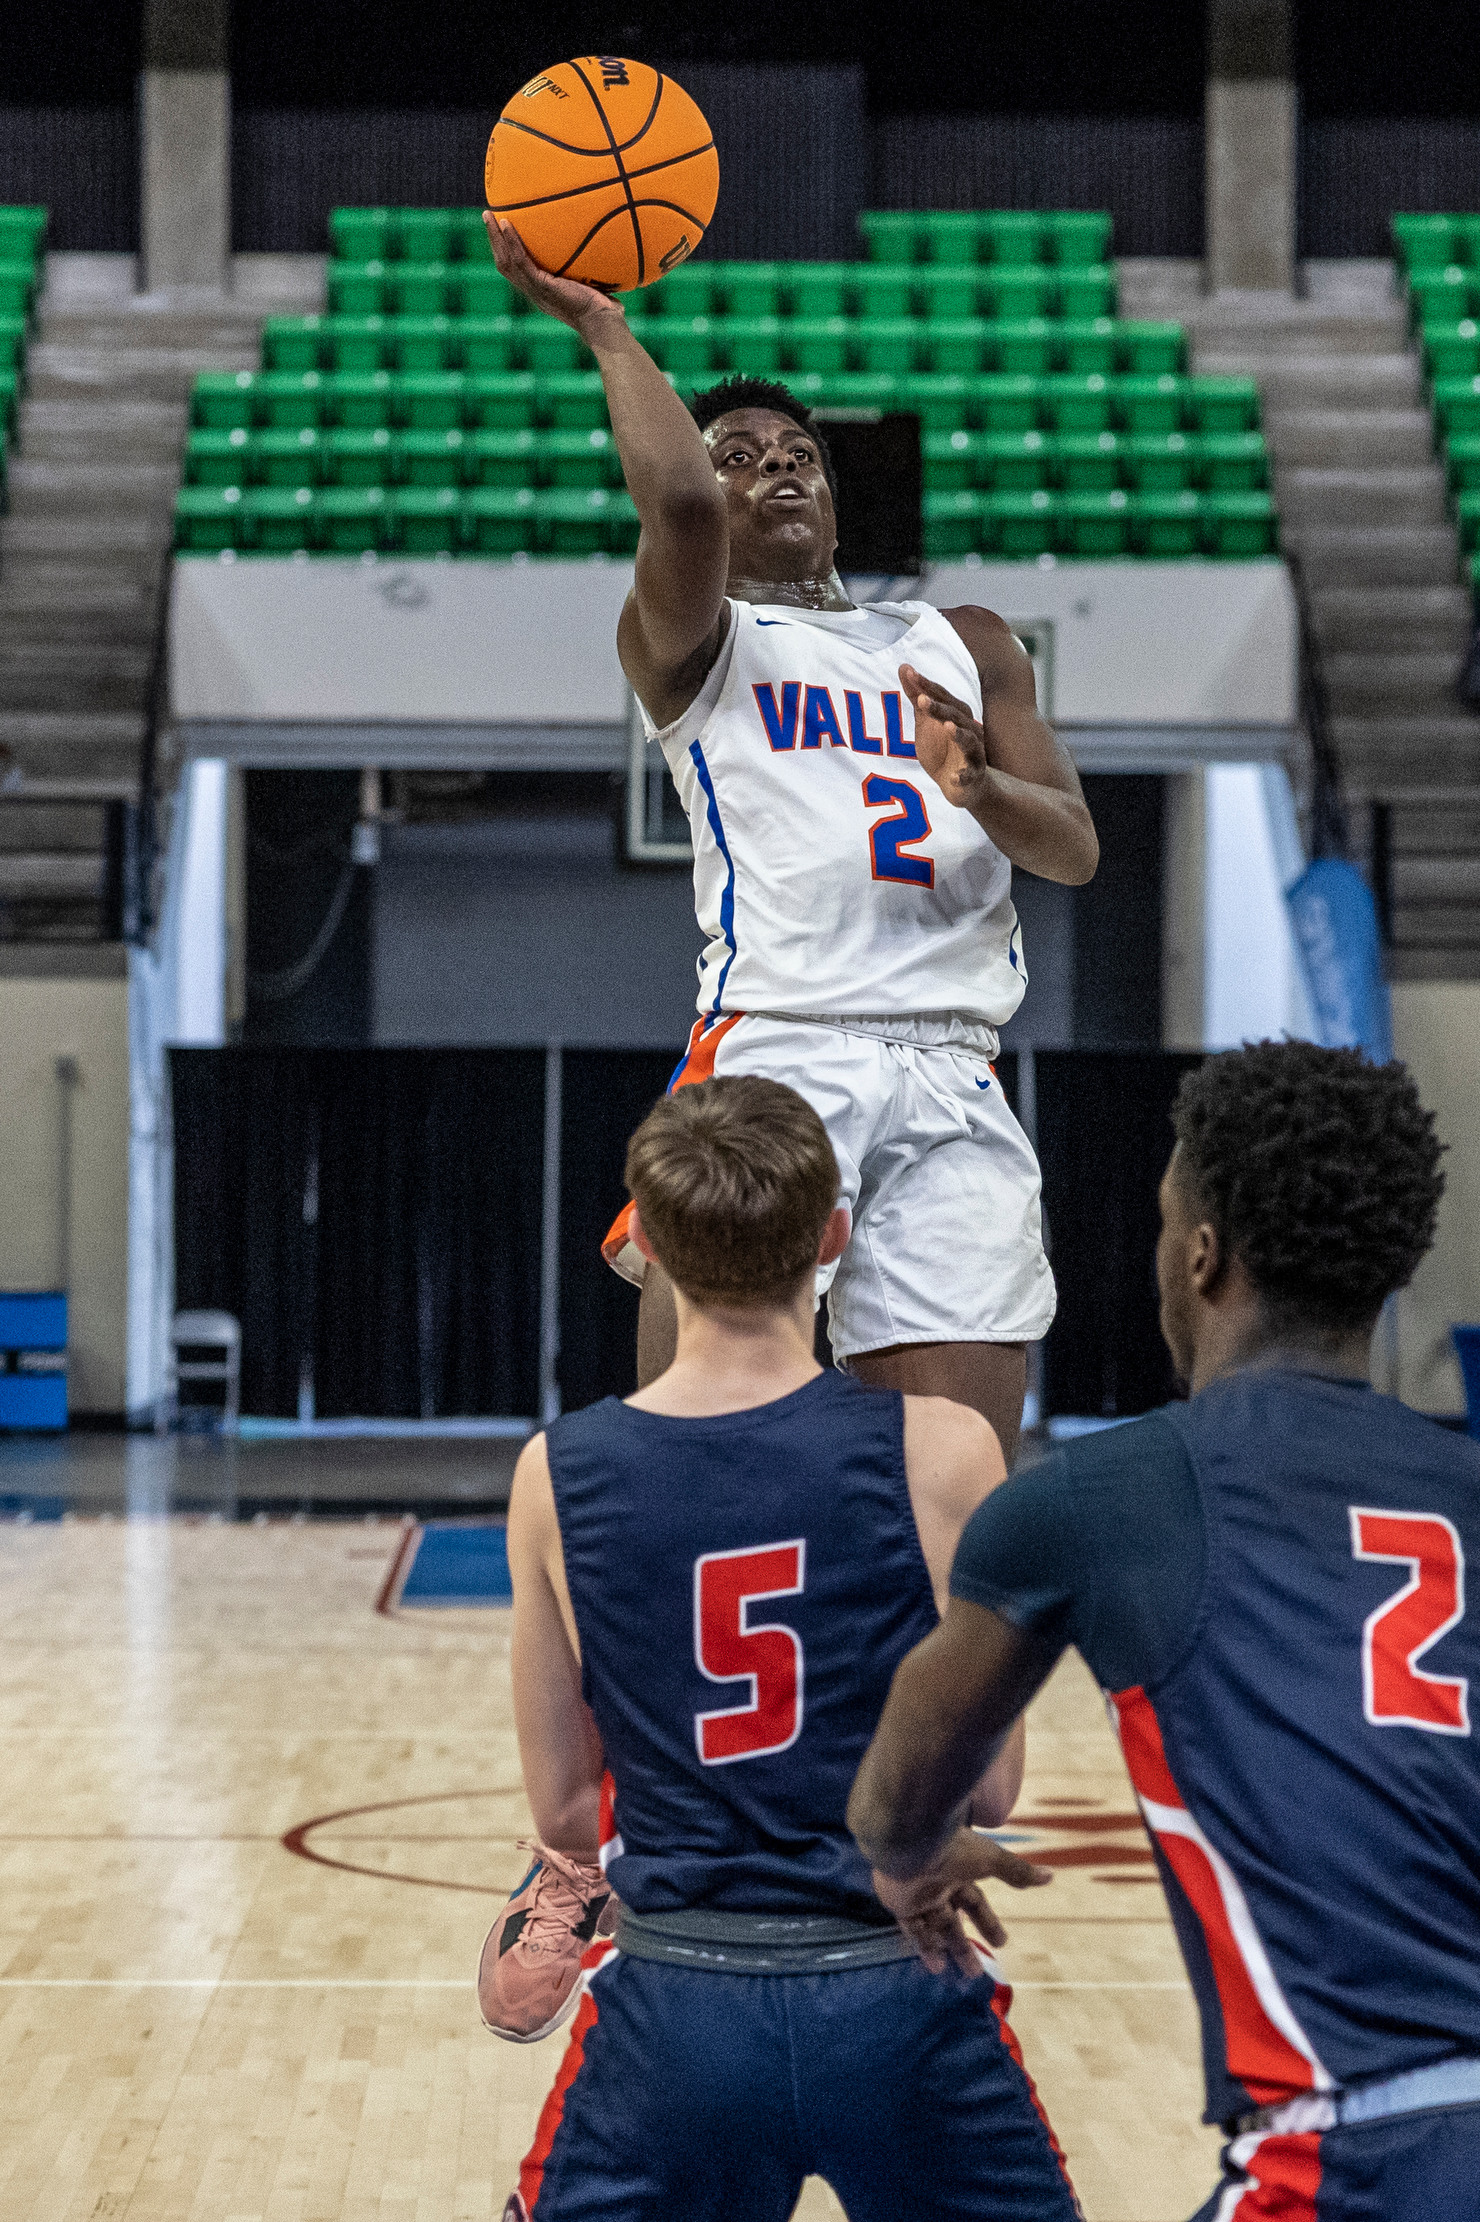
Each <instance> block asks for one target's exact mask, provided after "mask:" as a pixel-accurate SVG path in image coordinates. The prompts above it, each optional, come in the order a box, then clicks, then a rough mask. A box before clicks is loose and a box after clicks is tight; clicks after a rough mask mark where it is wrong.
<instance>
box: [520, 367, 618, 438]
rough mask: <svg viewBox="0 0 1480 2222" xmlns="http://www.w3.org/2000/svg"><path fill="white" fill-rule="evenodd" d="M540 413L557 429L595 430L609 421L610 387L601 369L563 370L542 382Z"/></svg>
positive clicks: (540, 388) (540, 383)
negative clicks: (605, 386) (607, 390)
mask: <svg viewBox="0 0 1480 2222" xmlns="http://www.w3.org/2000/svg"><path fill="white" fill-rule="evenodd" d="M537 392H538V394H539V397H540V402H539V404H538V406H539V407H540V414H541V415H542V416H544V417H545V418H547V419H548V421H549V423H551V424H552V425H553V426H554V427H555V429H556V431H557V432H594V431H595V430H596V428H597V427H598V426H599V425H603V424H605V423H606V421H607V418H606V389H605V388H604V387H603V385H602V383H601V372H600V371H599V370H563V371H558V372H557V373H556V374H555V375H554V376H553V377H550V378H542V379H540V380H539V382H538V387H537Z"/></svg>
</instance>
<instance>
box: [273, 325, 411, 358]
mask: <svg viewBox="0 0 1480 2222" xmlns="http://www.w3.org/2000/svg"><path fill="white" fill-rule="evenodd" d="M303 321H304V322H305V323H306V322H307V321H308V319H307V318H305V319H303ZM314 321H315V322H318V319H317V318H315V319H314ZM394 321H395V320H394V319H393V318H391V317H388V316H335V317H328V318H325V319H324V322H325V324H326V325H327V330H326V332H325V335H324V338H325V352H326V354H327V357H328V363H329V368H330V369H331V370H394V369H395V368H396V362H395V351H394V343H393V340H392V337H391V334H392V330H393V326H394ZM303 345H304V346H305V347H306V346H307V339H306V338H305V340H304V342H303ZM281 367H282V368H283V369H284V370H290V369H292V368H293V367H294V366H293V364H292V363H288V362H283V363H282V365H281Z"/></svg>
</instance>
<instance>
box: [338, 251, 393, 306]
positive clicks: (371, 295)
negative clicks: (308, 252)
mask: <svg viewBox="0 0 1480 2222" xmlns="http://www.w3.org/2000/svg"><path fill="white" fill-rule="evenodd" d="M389 269H390V265H389V264H388V263H384V262H331V263H330V264H329V274H328V278H327V281H326V291H327V296H328V302H329V314H330V315H331V316H384V315H385V313H386V311H387V310H388V309H389V308H390V306H391V286H390V279H389V276H388V272H389Z"/></svg>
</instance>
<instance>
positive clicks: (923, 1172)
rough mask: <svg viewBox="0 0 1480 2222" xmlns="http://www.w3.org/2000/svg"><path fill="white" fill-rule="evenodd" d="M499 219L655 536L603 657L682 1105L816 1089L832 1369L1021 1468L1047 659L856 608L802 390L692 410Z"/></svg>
mask: <svg viewBox="0 0 1480 2222" xmlns="http://www.w3.org/2000/svg"><path fill="white" fill-rule="evenodd" d="M486 222H487V225H488V232H489V238H490V240H491V242H492V246H493V253H494V259H495V261H496V262H497V264H498V266H499V268H500V270H502V272H503V273H504V275H505V277H507V278H508V279H509V280H510V281H511V282H512V283H513V284H514V285H515V286H517V287H518V288H519V290H520V291H521V292H522V293H524V294H525V295H526V296H527V298H528V299H529V300H530V301H531V302H532V303H533V304H534V305H535V306H536V307H537V308H539V309H542V310H545V311H547V312H548V313H549V314H550V315H552V316H557V317H559V318H560V319H561V320H562V321H563V322H564V323H566V324H568V325H570V326H572V327H573V328H574V329H575V330H576V331H577V332H578V333H579V334H580V336H581V338H582V339H583V340H584V341H585V343H586V345H587V346H588V347H589V348H590V349H591V351H592V353H593V355H594V356H595V358H596V362H597V364H598V366H599V368H600V371H601V376H602V380H603V382H604V385H605V388H606V396H607V403H608V407H609V410H610V413H611V422H612V429H613V433H614V435H615V438H616V443H617V447H618V450H619V452H620V454H621V458H622V466H623V469H624V471H625V473H626V478H627V485H628V487H629V488H630V490H631V493H632V498H633V500H634V502H635V503H636V505H637V512H638V516H639V519H640V521H641V527H642V531H641V538H640V540H639V542H638V549H637V564H636V578H635V583H634V586H633V590H632V593H631V595H630V596H629V598H628V601H627V604H626V607H625V608H624V610H623V612H622V616H621V620H620V623H619V625H618V631H617V646H618V651H619V654H620V656H621V661H622V668H623V670H624V671H625V672H626V674H627V677H628V679H629V680H630V682H631V684H632V687H633V691H634V692H635V694H636V696H637V699H638V701H639V703H640V705H641V707H642V711H643V715H644V718H645V720H646V722H647V724H648V726H649V729H650V730H651V731H652V732H654V733H655V735H656V737H657V739H658V740H659V742H660V743H661V745H662V748H663V751H664V755H665V757H666V759H667V761H668V764H669V767H670V769H671V770H672V772H673V775H674V779H675V782H676V784H677V787H678V791H679V794H680V796H681V797H682V799H683V802H684V804H685V807H686V808H687V810H688V813H689V820H690V825H691V828H692V832H693V843H694V886H695V899H696V909H697V912H698V917H699V923H700V926H701V928H702V930H703V932H704V934H705V937H706V942H707V946H706V948H705V951H704V955H703V958H702V960H701V965H700V989H699V1010H700V1017H699V1020H698V1022H697V1024H696V1025H695V1027H694V1030H693V1033H692V1035H691V1037H690V1041H689V1047H688V1053H687V1055H686V1057H685V1059H684V1061H683V1063H682V1065H681V1066H680V1068H679V1071H678V1073H677V1074H676V1075H675V1076H674V1081H673V1083H672V1084H671V1085H672V1086H675V1087H678V1086H682V1085H685V1084H686V1083H688V1082H692V1081H697V1080H702V1079H704V1078H706V1077H708V1076H709V1075H711V1074H715V1075H730V1074H739V1073H758V1074H763V1075H765V1076H767V1077H769V1078H772V1079H775V1080H779V1081H782V1082H785V1083H787V1084H789V1085H790V1086H792V1087H794V1088H796V1089H798V1090H799V1091H800V1093H801V1094H802V1095H804V1096H805V1097H806V1098H807V1100H808V1101H809V1102H810V1103H811V1104H812V1105H813V1106H814V1108H815V1109H816V1110H817V1112H818V1113H819V1115H820V1116H821V1118H822V1119H823V1121H824V1123H825V1124H826V1126H827V1130H828V1134H829V1137H830V1139H831V1141H832V1145H833V1148H834V1150H835V1152H836V1154H837V1159H838V1164H839V1168H840V1171H841V1175H842V1184H843V1185H842V1196H843V1201H844V1203H845V1204H846V1205H847V1207H848V1209H849V1211H850V1214H851V1218H852V1234H851V1237H850V1239H849V1242H848V1244H847V1247H846V1249H845V1250H844V1251H843V1254H842V1257H841V1259H840V1260H839V1261H838V1263H837V1265H836V1266H835V1267H830V1268H828V1269H827V1270H826V1271H825V1272H823V1273H822V1274H820V1275H819V1292H820V1291H821V1289H823V1288H827V1287H829V1286H830V1296H829V1326H830V1331H831V1338H832V1346H833V1352H834V1355H835V1357H836V1358H837V1360H838V1362H839V1364H840V1365H842V1366H844V1367H845V1368H846V1369H847V1370H848V1371H849V1372H851V1373H852V1374H854V1375H855V1376H856V1377H857V1378H858V1379H860V1380H862V1381H866V1382H871V1383H874V1384H877V1385H878V1386H880V1387H889V1388H895V1389H900V1390H906V1391H912V1392H916V1393H919V1394H923V1395H939V1396H948V1397H950V1398H952V1399H953V1400H955V1401H956V1402H958V1403H961V1404H966V1405H969V1406H971V1407H972V1408H973V1409H975V1410H976V1411H978V1412H980V1413H982V1414H983V1415H984V1416H985V1417H986V1418H987V1419H988V1420H989V1421H990V1422H991V1424H992V1426H993V1427H994V1428H995V1430H996V1432H997V1435H998V1438H999V1440H1000V1442H1001V1444H1002V1447H1003V1451H1004V1453H1005V1455H1006V1457H1007V1459H1008V1462H1009V1464H1010V1463H1011V1459H1012V1455H1013V1450H1014V1447H1015V1444H1016V1440H1017V1434H1018V1428H1019V1424H1020V1421H1021V1417H1022V1406H1023V1393H1024V1387H1025V1383H1026V1349H1025V1346H1026V1344H1027V1343H1028V1342H1030V1341H1033V1340H1036V1339H1037V1338H1038V1337H1039V1336H1041V1335H1042V1334H1043V1333H1044V1332H1045V1330H1046V1329H1047V1327H1048V1324H1049V1322H1050V1320H1051V1319H1052V1316H1053V1309H1054V1289H1053V1278H1052V1275H1051V1273H1050V1271H1049V1267H1048V1262H1047V1259H1046V1258H1045V1256H1044V1252H1043V1244H1042V1239H1041V1232H1040V1216H1039V1174H1038V1167H1037V1163H1036V1161H1035V1159H1034V1156H1033V1152H1032V1149H1031V1147H1030V1146H1029V1143H1028V1141H1027V1138H1026V1136H1025V1135H1024V1134H1023V1131H1022V1129H1021V1128H1020V1127H1019V1125H1018V1123H1017V1121H1016V1119H1015V1118H1014V1117H1013V1115H1012V1113H1011V1111H1010V1109H1009V1108H1008V1105H1007V1103H1006V1101H1005V1100H1004V1097H1003V1094H1002V1089H1001V1086H1000V1084H999V1083H998V1081H997V1080H996V1079H995V1077H994V1075H993V1072H992V1059H993V1057H994V1056H995V1054H996V1051H997V1046H998V1029H999V1028H1000V1027H1001V1026H1002V1025H1003V1024H1004V1023H1005V1021H1006V1020H1007V1019H1009V1018H1010V1017H1011V1016H1012V1014H1013V1012H1014V1011H1015V1010H1016V1009H1017V1007H1018V1004H1019V1003H1020V1001H1021V999H1022V995H1023V991H1024V987H1025V985H1026V975H1025V972H1024V968H1023V957H1022V945H1021V937H1020V935H1019V932H1018V926H1017V918H1016V914H1015V912H1014V910H1013V906H1012V898H1011V878H1012V867H1013V865H1014V864H1017V865H1021V866H1022V867H1023V868H1024V869H1025V870H1027V871H1031V872H1035V873H1037V874H1039V875H1040V876H1041V877H1043V878H1045V879H1051V880H1057V881H1060V882H1063V883H1065V884H1067V885H1071V886H1072V885H1078V884H1081V883H1082V882H1083V881H1085V880H1087V879H1089V878H1090V877H1091V875H1092V874H1093V872H1094V869H1095V866H1096V862H1097V860H1098V854H1099V850H1098V844H1097V841H1096V838H1095V832H1094V827H1093V825H1092V823H1091V820H1090V815H1089V811H1088V809H1087V807H1086V805H1085V801H1084V797H1083V794H1082V792H1081V789H1080V785H1079V781H1078V778H1077V776H1076V774H1075V771H1074V767H1073V765H1072V763H1071V762H1070V760H1069V757H1068V755H1067V754H1066V752H1065V751H1064V750H1063V749H1062V748H1061V747H1060V745H1059V743H1058V741H1057V740H1056V738H1055V736H1054V734H1053V732H1052V731H1051V729H1050V728H1049V726H1048V725H1047V724H1046V723H1045V721H1044V720H1043V718H1041V717H1040V716H1039V714H1038V710H1037V707H1036V703H1035V697H1034V685H1033V668H1032V664H1031V662H1030V660H1029V658H1028V656H1027V655H1026V654H1025V652H1024V650H1023V649H1022V647H1021V646H1020V645H1019V643H1018V642H1017V641H1016V640H1015V639H1014V637H1013V635H1012V634H1011V632H1010V631H1009V630H1008V628H1007V626H1006V625H1005V624H1004V623H1003V621H1002V619H1001V618H1000V617H997V616H994V615H993V614H992V613H991V612H990V611H988V610H984V609H976V608H961V609H955V610H949V611H944V612H941V611H937V610H935V609H933V608H931V607H930V606H928V605H927V604H924V603H919V602H903V603H892V604H875V605H873V606H871V607H869V608H867V609H860V608H857V607H855V605H854V604H853V603H852V602H850V600H849V598H848V596H847V593H846V592H845V590H844V588H843V585H842V582H841V580H840V579H839V577H838V574H837V571H836V570H835V568H834V564H833V557H834V552H835V549H836V546H837V520H836V515H835V511H834V501H833V497H834V485H833V479H832V474H831V468H830V464H829V460H828V455H827V449H826V446H825V443H824V441H823V439H822V438H821V436H820V435H819V433H818V432H817V430H816V428H815V427H814V426H813V425H812V423H811V420H810V416H809V413H808V411H807V410H806V409H805V408H804V407H802V406H801V404H800V403H799V402H797V401H796V400H795V398H794V397H793V396H792V395H791V394H790V393H789V392H788V391H787V389H786V388H785V387H784V386H782V385H779V384H776V383H774V382H772V381H768V380H762V379H749V378H731V379H729V380H728V381H726V382H725V383H724V384H722V385H720V386H718V387H717V388H715V389H714V390H713V391H712V392H709V393H705V394H701V395H699V396H698V397H697V398H696V400H695V402H694V405H693V409H692V412H691V411H690V410H689V409H688V408H687V407H685V405H684V403H683V402H682V401H681V400H680V399H679V397H678V395H677V394H676V393H675V392H674V391H673V389H672V387H671V386H670V385H669V383H668V381H667V379H666V378H665V377H664V375H663V373H662V372H661V371H660V370H659V369H658V367H657V365H656V363H655V362H654V361H653V360H652V358H651V356H650V355H648V354H647V352H646V351H645V350H644V348H643V347H642V346H641V345H640V344H639V343H638V340H637V338H636V336H635V335H634V333H633V332H632V330H631V328H630V327H629V325H628V324H627V321H626V318H625V316H624V314H623V311H622V308H621V306H620V304H619V303H617V302H616V301H614V300H611V299H610V298H608V296H607V295H606V294H604V293H602V292H599V291H598V290H597V289H596V288H594V287H592V286H588V285H581V284H577V283H574V282H573V281H571V280H569V279H564V278H558V277H552V276H550V275H549V274H548V273H546V272H545V271H543V270H541V269H539V268H538V267H537V266H536V264H535V263H534V262H533V261H531V259H530V257H529V255H528V254H527V253H526V252H525V249H524V247H523V244H522V242H521V241H520V239H519V236H518V234H517V233H516V232H515V231H514V230H513V229H512V228H511V227H510V226H509V225H508V224H507V222H505V221H502V220H501V219H499V218H497V217H495V216H494V215H493V214H492V213H490V214H489V215H488V217H487V218H486ZM606 1251H607V1255H608V1257H609V1258H610V1259H611V1261H612V1262H613V1263H614V1264H615V1265H616V1266H617V1269H618V1270H619V1271H622V1272H625V1273H626V1274H627V1275H628V1277H629V1278H631V1279H634V1280H637V1281H639V1282H641V1284H642V1287H643V1304H642V1313H641V1317H640V1322H639V1335H638V1372H639V1379H640V1380H641V1381H643V1382H647V1381H651V1380H652V1379H654V1378H655V1377H656V1376H657V1375H658V1374H659V1373H660V1372H661V1371H662V1370H663V1368H664V1367H665V1366H666V1365H667V1364H668V1363H669V1362H670V1360H671V1358H672V1354H673V1348H674V1335H675V1324H674V1310H673V1300H672V1293H671V1290H670V1288H669V1285H668V1281H667V1277H666V1275H664V1274H663V1272H662V1270H661V1268H659V1267H657V1266H655V1265H653V1264H652V1263H651V1262H650V1261H649V1260H646V1259H644V1258H643V1257H642V1255H641V1254H640V1252H639V1251H638V1249H637V1247H636V1245H635V1244H634V1243H633V1242H632V1241H631V1240H630V1230H629V1228H628V1225H627V1223H626V1220H625V1218H624V1219H623V1220H622V1221H619V1222H618V1226H617V1227H616V1228H615V1229H614V1230H613V1233H612V1236H611V1237H609V1238H608V1242H607V1245H606Z"/></svg>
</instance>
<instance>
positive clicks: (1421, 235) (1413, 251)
mask: <svg viewBox="0 0 1480 2222" xmlns="http://www.w3.org/2000/svg"><path fill="white" fill-rule="evenodd" d="M1393 244H1394V245H1395V247H1396V248H1397V251H1398V260H1399V262H1400V263H1402V265H1403V267H1404V268H1405V269H1406V270H1407V271H1408V272H1410V274H1411V273H1413V272H1415V271H1419V270H1442V269H1443V268H1444V266H1445V264H1446V263H1450V262H1454V261H1456V260H1457V259H1458V258H1457V257H1456V255H1455V252H1454V248H1455V235H1454V225H1453V222H1452V221H1451V219H1450V218H1449V217H1448V216H1395V217H1394V218H1393Z"/></svg>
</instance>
